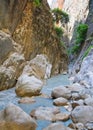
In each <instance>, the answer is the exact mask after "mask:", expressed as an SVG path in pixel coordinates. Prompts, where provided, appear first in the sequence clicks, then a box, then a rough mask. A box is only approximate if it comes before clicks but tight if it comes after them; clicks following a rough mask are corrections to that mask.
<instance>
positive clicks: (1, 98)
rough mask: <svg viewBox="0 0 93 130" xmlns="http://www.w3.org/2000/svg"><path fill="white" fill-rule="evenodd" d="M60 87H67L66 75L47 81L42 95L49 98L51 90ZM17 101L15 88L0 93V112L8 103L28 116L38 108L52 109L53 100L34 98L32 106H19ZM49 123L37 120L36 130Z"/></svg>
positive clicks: (61, 108)
mask: <svg viewBox="0 0 93 130" xmlns="http://www.w3.org/2000/svg"><path fill="white" fill-rule="evenodd" d="M60 85H63V86H64V85H69V80H68V75H58V76H55V77H52V78H50V79H48V80H47V82H46V85H45V86H44V87H43V89H42V93H44V94H47V95H49V96H50V95H51V91H52V89H53V88H55V87H57V86H60ZM19 99H20V98H19V97H17V96H16V94H15V88H12V89H9V90H5V91H1V92H0V110H2V109H4V108H5V106H6V105H7V104H9V103H13V104H15V105H18V106H19V107H21V108H22V109H23V110H24V111H25V112H26V113H28V114H29V113H30V112H31V110H33V109H35V108H38V107H40V106H44V107H46V106H47V107H53V100H52V99H51V98H44V97H36V98H35V99H36V102H35V103H33V104H19V103H18V100H19ZM60 110H61V111H63V112H66V110H65V108H64V107H60ZM70 122H71V120H68V121H66V122H62V123H64V124H65V125H66V126H67V125H68V124H69V123H70ZM50 123H51V122H50V121H42V120H37V124H38V127H37V130H42V129H43V128H45V127H46V126H47V125H48V124H50Z"/></svg>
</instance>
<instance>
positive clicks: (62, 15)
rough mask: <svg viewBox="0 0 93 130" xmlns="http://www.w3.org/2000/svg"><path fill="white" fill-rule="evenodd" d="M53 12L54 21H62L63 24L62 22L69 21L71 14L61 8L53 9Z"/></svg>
mask: <svg viewBox="0 0 93 130" xmlns="http://www.w3.org/2000/svg"><path fill="white" fill-rule="evenodd" d="M52 14H53V18H54V22H56V23H59V22H61V24H62V23H68V22H69V15H68V14H67V13H66V12H64V11H62V10H61V9H59V8H55V9H53V10H52Z"/></svg>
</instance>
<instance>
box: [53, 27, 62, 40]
mask: <svg viewBox="0 0 93 130" xmlns="http://www.w3.org/2000/svg"><path fill="white" fill-rule="evenodd" d="M54 29H55V31H56V34H57V36H58V37H59V38H61V37H62V35H63V30H62V28H61V27H55V28H54Z"/></svg>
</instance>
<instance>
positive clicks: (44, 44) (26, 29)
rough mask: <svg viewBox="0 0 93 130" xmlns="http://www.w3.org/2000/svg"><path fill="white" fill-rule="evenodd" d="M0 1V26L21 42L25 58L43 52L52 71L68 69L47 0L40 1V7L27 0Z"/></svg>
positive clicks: (30, 57) (27, 58)
mask: <svg viewBox="0 0 93 130" xmlns="http://www.w3.org/2000/svg"><path fill="white" fill-rule="evenodd" d="M1 3H2V4H0V7H1V8H0V10H1V11H0V16H2V19H0V26H1V29H2V30H5V31H7V30H8V32H10V34H11V35H12V36H13V38H14V39H15V41H16V42H17V43H20V44H21V45H22V47H23V53H24V55H25V58H26V60H30V59H32V58H34V57H35V56H36V55H37V54H46V55H47V56H48V57H49V60H50V62H51V64H52V65H53V68H52V73H53V74H57V73H61V72H63V71H65V70H67V63H68V57H67V54H66V51H65V48H64V47H62V46H60V43H59V42H60V41H59V39H58V38H57V35H56V33H55V31H54V27H53V19H52V15H51V13H50V11H49V10H50V9H49V6H48V4H47V0H42V1H41V3H40V6H37V5H35V3H34V2H33V1H27V0H18V1H16V0H14V1H12V0H10V1H6V0H3V1H2V0H1ZM17 12H20V13H17ZM22 14H24V15H22ZM21 16H22V17H21ZM3 23H4V24H3Z"/></svg>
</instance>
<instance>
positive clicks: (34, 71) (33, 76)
mask: <svg viewBox="0 0 93 130" xmlns="http://www.w3.org/2000/svg"><path fill="white" fill-rule="evenodd" d="M51 68H52V65H51V64H50V63H49V61H48V58H47V57H46V56H45V55H37V56H36V57H35V58H34V59H32V60H31V61H29V62H28V63H27V65H26V66H25V67H24V69H23V73H22V74H21V76H20V77H19V78H18V82H17V84H16V93H17V95H18V96H35V95H39V94H40V91H41V89H42V87H43V85H44V79H47V78H49V77H50V74H51Z"/></svg>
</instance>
